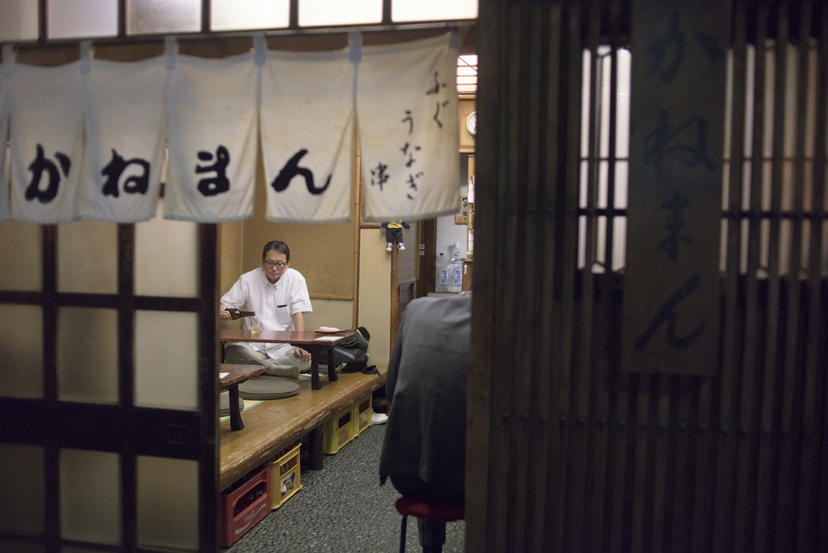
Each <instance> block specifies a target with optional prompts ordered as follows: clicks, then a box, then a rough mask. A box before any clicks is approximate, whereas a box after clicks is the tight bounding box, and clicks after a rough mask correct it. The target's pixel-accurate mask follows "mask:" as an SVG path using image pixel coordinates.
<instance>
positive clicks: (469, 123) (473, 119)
mask: <svg viewBox="0 0 828 553" xmlns="http://www.w3.org/2000/svg"><path fill="white" fill-rule="evenodd" d="M466 130H467V131H469V134H470V135H472V136H474V135H476V134H477V112H476V111H473V112H471V113H470V114H469V116H468V117H466Z"/></svg>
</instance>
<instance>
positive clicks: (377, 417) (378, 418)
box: [371, 411, 388, 424]
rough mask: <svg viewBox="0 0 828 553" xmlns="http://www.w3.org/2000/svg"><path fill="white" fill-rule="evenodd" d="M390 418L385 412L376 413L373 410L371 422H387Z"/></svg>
mask: <svg viewBox="0 0 828 553" xmlns="http://www.w3.org/2000/svg"><path fill="white" fill-rule="evenodd" d="M387 420H388V415H386V414H385V413H376V412H374V411H371V424H385V421H387Z"/></svg>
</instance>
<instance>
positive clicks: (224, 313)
mask: <svg viewBox="0 0 828 553" xmlns="http://www.w3.org/2000/svg"><path fill="white" fill-rule="evenodd" d="M219 319H221V320H222V321H229V320H230V313H228V312H227V311H224V310H221V311H219Z"/></svg>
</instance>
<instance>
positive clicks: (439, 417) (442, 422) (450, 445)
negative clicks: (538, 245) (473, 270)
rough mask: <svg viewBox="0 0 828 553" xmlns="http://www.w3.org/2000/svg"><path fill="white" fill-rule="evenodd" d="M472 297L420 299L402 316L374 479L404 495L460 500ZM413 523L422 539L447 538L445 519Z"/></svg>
mask: <svg viewBox="0 0 828 553" xmlns="http://www.w3.org/2000/svg"><path fill="white" fill-rule="evenodd" d="M471 298H472V296H471V294H463V295H458V296H455V297H450V298H429V297H426V298H420V299H417V300H414V301H412V302H411V303H409V304H408V306H407V307H406V309H405V313H404V314H403V318H402V320H401V321H400V327H399V330H398V332H397V341H396V343H395V344H394V352H393V353H392V355H391V360H390V361H389V364H388V373H387V374H386V381H385V391H386V396H387V398H388V401H389V402H390V405H391V408H390V411H389V414H388V422H387V423H386V424H387V427H386V431H385V439H384V441H383V444H382V453H381V455H380V483H381V484H384V483H385V480H386V479H387V478H389V477H390V478H391V483H392V484H394V487H395V488H396V489H397V491H399V492H400V493H401V494H402V495H404V496H406V497H412V498H415V499H423V500H430V501H438V502H441V503H455V504H463V503H464V492H465V477H466V372H467V371H468V367H469V344H470V341H471ZM417 521H418V527H419V531H420V543H421V544H424V545H428V544H434V545H436V544H437V543H439V544H442V543H443V542H444V541H445V523H443V524H442V525H440V524H429V521H423V520H422V519H417ZM432 533H433V534H434V538H436V541H432V537H431V534H432Z"/></svg>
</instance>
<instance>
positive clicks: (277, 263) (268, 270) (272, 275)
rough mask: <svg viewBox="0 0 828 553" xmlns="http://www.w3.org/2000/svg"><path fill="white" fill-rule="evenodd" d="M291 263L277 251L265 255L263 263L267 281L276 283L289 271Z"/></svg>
mask: <svg viewBox="0 0 828 553" xmlns="http://www.w3.org/2000/svg"><path fill="white" fill-rule="evenodd" d="M289 265H290V263H289V262H288V261H287V256H286V255H285V254H283V253H279V252H277V251H276V250H270V251H268V252H267V254H265V258H264V260H263V261H262V268H263V269H264V272H265V276H266V277H267V280H268V281H270V282H271V283H275V282H276V281H277V280H279V278H281V276H282V275H283V274H284V272H285V271H286V270H287V268H288V266H289Z"/></svg>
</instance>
